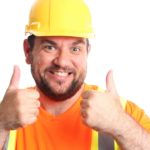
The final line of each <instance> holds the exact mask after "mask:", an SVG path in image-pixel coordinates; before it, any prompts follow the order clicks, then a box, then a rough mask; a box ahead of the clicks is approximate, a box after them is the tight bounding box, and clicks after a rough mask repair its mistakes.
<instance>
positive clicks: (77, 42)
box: [72, 39, 86, 45]
mask: <svg viewBox="0 0 150 150" xmlns="http://www.w3.org/2000/svg"><path fill="white" fill-rule="evenodd" d="M78 44H84V45H85V44H86V43H85V41H84V40H83V39H80V40H77V41H75V42H73V43H72V45H78Z"/></svg>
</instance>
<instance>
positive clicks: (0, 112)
mask: <svg viewBox="0 0 150 150" xmlns="http://www.w3.org/2000/svg"><path fill="white" fill-rule="evenodd" d="M19 79H20V69H19V67H17V66H15V67H14V71H13V75H12V77H11V80H10V84H9V86H8V89H7V90H6V93H5V96H4V98H3V100H2V102H1V104H0V122H1V123H0V124H1V126H0V127H1V129H4V130H11V129H17V128H18V127H23V126H26V125H29V124H32V123H34V122H35V121H36V119H37V115H38V113H39V109H38V108H39V106H40V102H39V101H38V98H39V93H38V92H37V91H36V90H35V89H19V87H18V85H19Z"/></svg>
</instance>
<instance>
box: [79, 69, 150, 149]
mask: <svg viewBox="0 0 150 150" xmlns="http://www.w3.org/2000/svg"><path fill="white" fill-rule="evenodd" d="M106 87H107V90H106V91H105V92H104V93H102V92H98V91H87V92H85V93H84V94H83V100H82V102H81V115H82V118H83V122H84V123H85V124H86V125H88V126H89V127H91V128H93V129H96V130H97V131H99V132H105V133H108V134H111V135H112V136H113V137H114V138H115V139H116V141H117V142H118V144H119V146H120V147H121V148H122V149H123V150H148V149H150V144H149V143H150V134H149V133H148V132H147V131H146V130H145V129H144V128H143V127H141V126H140V124H139V123H137V121H135V119H134V118H133V117H131V116H130V115H129V114H127V113H126V112H125V111H124V110H123V108H122V106H121V103H120V97H119V96H118V94H117V91H116V89H115V85H114V82H113V77H112V72H111V71H110V72H109V73H108V75H107V77H106Z"/></svg>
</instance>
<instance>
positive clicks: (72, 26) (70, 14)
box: [26, 0, 94, 38]
mask: <svg viewBox="0 0 150 150" xmlns="http://www.w3.org/2000/svg"><path fill="white" fill-rule="evenodd" d="M26 33H30V34H34V35H36V36H73V37H84V38H90V37H93V36H94V33H93V29H92V25H91V15H90V12H89V9H88V7H87V5H86V4H85V2H84V0H36V2H35V3H34V5H33V6H32V8H31V12H30V17H29V24H28V25H26Z"/></svg>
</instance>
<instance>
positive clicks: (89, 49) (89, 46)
mask: <svg viewBox="0 0 150 150" xmlns="http://www.w3.org/2000/svg"><path fill="white" fill-rule="evenodd" d="M90 51H91V45H90V44H89V45H88V49H87V52H88V54H89V52H90Z"/></svg>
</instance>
